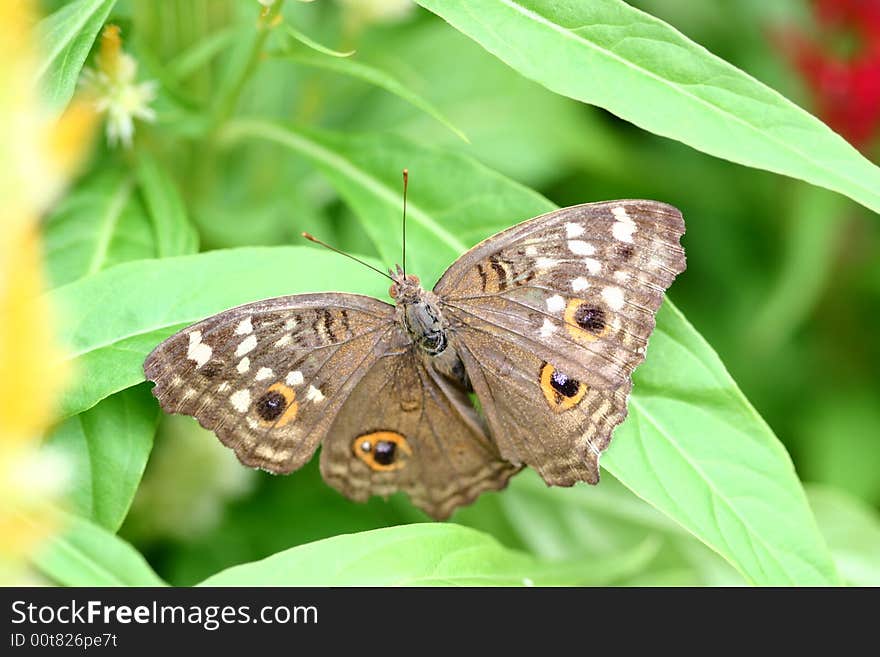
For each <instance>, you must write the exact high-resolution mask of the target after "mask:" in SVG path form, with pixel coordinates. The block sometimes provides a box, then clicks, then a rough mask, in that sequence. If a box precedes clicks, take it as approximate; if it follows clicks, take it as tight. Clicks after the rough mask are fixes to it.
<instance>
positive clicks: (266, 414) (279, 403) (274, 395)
mask: <svg viewBox="0 0 880 657" xmlns="http://www.w3.org/2000/svg"><path fill="white" fill-rule="evenodd" d="M286 406H287V399H285V398H284V395H282V394H281V393H280V392H278V391H277V390H270V391H269V392H267V393H266V394H265V395H263V396H262V397H260V398H259V399H258V400H257V415H259V416H260V417H261V418H263V419H264V420H265V421H266V422H271V421H273V420H277V419H278V418H279V417H280V416H281V414H282V413H283V412H284V408H285V407H286Z"/></svg>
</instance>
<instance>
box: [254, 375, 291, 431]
mask: <svg viewBox="0 0 880 657" xmlns="http://www.w3.org/2000/svg"><path fill="white" fill-rule="evenodd" d="M255 410H256V413H257V416H258V417H259V418H260V424H262V425H263V426H274V427H283V426H285V425H286V424H289V423H290V422H293V421H294V420H295V419H296V413H297V411H298V410H299V404H298V403H297V402H296V392H294V390H293V389H292V388H290V387H288V386H286V385H284V384H283V383H280V382H279V383H273V384H272V385H271V386H269V388H268V390H266V392H264V393H263V395H262V396H261V397H260V398H259V399H257V402H256V404H255Z"/></svg>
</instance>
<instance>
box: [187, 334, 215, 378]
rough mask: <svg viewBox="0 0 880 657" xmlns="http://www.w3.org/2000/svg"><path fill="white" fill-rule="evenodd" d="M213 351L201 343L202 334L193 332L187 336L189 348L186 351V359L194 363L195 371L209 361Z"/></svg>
mask: <svg viewBox="0 0 880 657" xmlns="http://www.w3.org/2000/svg"><path fill="white" fill-rule="evenodd" d="M212 353H213V351H212V350H211V347H209V346H208V345H206V344H205V343H203V342H202V332H201V331H193V332H191V333H190V334H189V347H188V348H187V350H186V357H187V358H188V359H189V360H192V361H195V363H196V369H199V368H200V367H201V366H202V365H204V364H205V363H207V362H208V361H209V360H211V354H212Z"/></svg>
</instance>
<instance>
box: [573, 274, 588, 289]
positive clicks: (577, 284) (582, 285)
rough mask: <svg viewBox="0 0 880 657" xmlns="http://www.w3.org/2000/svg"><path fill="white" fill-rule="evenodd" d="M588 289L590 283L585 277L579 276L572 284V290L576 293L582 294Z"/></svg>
mask: <svg viewBox="0 0 880 657" xmlns="http://www.w3.org/2000/svg"><path fill="white" fill-rule="evenodd" d="M588 287H590V281H588V280H587V279H586V278H584V277H583V276H578V277H577V278H576V279H574V280H573V281H572V282H571V289H572V290H574V291H575V292H582V291H583V290H586V289H587V288H588Z"/></svg>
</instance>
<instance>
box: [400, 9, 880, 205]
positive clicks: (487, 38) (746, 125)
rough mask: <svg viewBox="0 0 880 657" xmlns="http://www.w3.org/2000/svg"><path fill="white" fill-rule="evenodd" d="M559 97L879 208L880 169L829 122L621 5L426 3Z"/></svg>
mask: <svg viewBox="0 0 880 657" xmlns="http://www.w3.org/2000/svg"><path fill="white" fill-rule="evenodd" d="M417 1H418V3H419V4H420V5H422V6H423V7H425V8H427V9H429V10H431V11H433V12H434V13H436V14H437V15H439V16H441V17H442V18H443V19H444V20H446V21H447V22H448V23H450V24H451V25H452V26H453V27H455V28H456V29H458V30H459V31H461V32H463V33H464V34H466V35H468V36H469V37H470V38H472V39H474V40H475V41H477V42H478V43H479V44H480V45H482V46H483V47H484V48H485V49H486V50H488V51H489V52H490V53H492V54H493V55H495V56H496V57H498V58H499V59H501V60H502V61H504V62H505V63H507V64H508V65H509V66H511V67H512V68H514V69H515V70H517V71H519V72H520V73H521V74H522V75H524V76H526V77H528V78H530V79H532V80H535V81H536V82H539V83H540V84H543V85H544V86H545V87H547V88H548V89H550V90H551V91H554V92H556V93H559V94H562V95H565V96H569V97H571V98H575V99H577V100H580V101H582V102H585V103H590V104H592V105H598V106H599V107H603V108H605V109H606V110H608V111H609V112H611V113H613V114H616V115H617V116H619V117H621V118H623V119H625V120H627V121H630V122H631V123H634V124H635V125H637V126H639V127H641V128H644V129H645V130H649V131H650V132H654V133H656V134H658V135H662V136H664V137H669V138H671V139H677V140H678V141H681V142H683V143H685V144H687V145H689V146H691V147H693V148H696V149H697V150H701V151H703V152H705V153H709V154H710V155H714V156H716V157H721V158H724V159H727V160H731V161H733V162H738V163H740V164H745V165H747V166H751V167H756V168H761V169H767V170H768V171H773V172H776V173H781V174H784V175H787V176H791V177H793V178H800V179H801V180H805V181H807V182H810V183H812V184H814V185H819V186H821V187H826V188H828V189H831V190H834V191H836V192H840V193H841V194H845V195H847V196H849V197H850V198H852V199H854V200H856V201H858V202H859V203H861V204H863V205H864V206H865V207H868V208H870V209H872V210H874V211H875V212H878V211H880V169H878V168H877V167H876V166H875V165H873V164H871V163H870V162H869V161H868V160H867V159H865V158H864V157H863V156H862V155H861V154H860V153H859V152H858V151H857V150H856V149H855V148H853V147H852V146H851V145H850V144H849V143H847V142H846V141H845V140H844V139H843V138H842V137H840V136H839V135H837V134H835V133H834V132H833V131H831V130H830V129H829V128H828V127H827V126H826V125H825V124H824V123H822V122H821V121H819V120H818V119H817V118H815V117H813V116H812V115H810V114H809V113H808V112H806V111H804V110H803V109H801V108H799V107H798V106H797V105H795V104H794V103H792V102H791V101H789V100H787V99H786V98H785V97H783V96H782V95H781V94H779V93H777V92H776V91H774V90H773V89H770V88H769V87H767V86H765V85H764V84H762V83H760V82H758V81H757V80H756V79H754V78H752V77H751V76H749V75H748V74H746V73H744V72H743V71H741V70H739V69H737V68H736V67H734V66H732V65H730V64H728V63H727V62H725V61H724V60H722V59H720V58H718V57H716V56H715V55H713V54H711V53H710V52H708V51H707V50H705V49H704V48H703V47H701V46H700V45H698V44H696V43H694V42H693V41H691V40H690V39H688V38H687V37H685V36H684V35H683V34H681V33H680V32H678V31H677V30H675V28H673V27H671V26H670V25H667V24H666V23H664V22H662V21H660V20H658V19H656V18H654V17H653V16H650V15H649V14H646V13H644V12H642V11H639V10H638V9H635V8H633V7H630V6H629V5H627V4H626V3H624V2H622V1H621V0H590V2H573V3H572V2H568V3H560V2H555V1H553V0H417Z"/></svg>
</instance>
